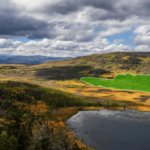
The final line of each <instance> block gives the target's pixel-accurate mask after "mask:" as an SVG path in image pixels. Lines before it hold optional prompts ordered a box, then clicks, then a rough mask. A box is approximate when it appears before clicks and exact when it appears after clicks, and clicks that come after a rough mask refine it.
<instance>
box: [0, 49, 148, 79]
mask: <svg viewBox="0 0 150 150" xmlns="http://www.w3.org/2000/svg"><path fill="white" fill-rule="evenodd" d="M149 66H150V52H115V53H105V54H94V55H89V56H84V57H77V58H73V59H67V60H60V61H51V62H46V63H43V64H38V65H16V64H15V65H13V64H10V65H8V64H0V75H4V76H7V75H9V76H17V77H28V78H37V79H39V78H40V79H41V78H42V79H53V80H58V79H65V80H67V79H80V78H81V77H84V76H87V77H104V78H113V77H114V76H116V75H117V74H124V73H132V74H134V75H135V74H150V68H149Z"/></svg>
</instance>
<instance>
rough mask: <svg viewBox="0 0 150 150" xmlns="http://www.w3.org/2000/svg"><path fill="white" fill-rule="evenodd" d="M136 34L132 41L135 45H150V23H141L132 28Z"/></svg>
mask: <svg viewBox="0 0 150 150" xmlns="http://www.w3.org/2000/svg"><path fill="white" fill-rule="evenodd" d="M134 33H136V34H137V36H136V37H135V38H134V43H135V44H137V45H149V46H150V25H141V26H139V27H138V28H136V29H135V30H134Z"/></svg>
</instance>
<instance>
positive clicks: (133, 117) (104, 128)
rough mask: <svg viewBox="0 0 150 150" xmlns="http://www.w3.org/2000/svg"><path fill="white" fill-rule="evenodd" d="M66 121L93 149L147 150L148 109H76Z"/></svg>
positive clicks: (149, 135)
mask: <svg viewBox="0 0 150 150" xmlns="http://www.w3.org/2000/svg"><path fill="white" fill-rule="evenodd" d="M66 123H67V125H68V126H69V127H70V128H72V131H73V132H74V134H76V135H77V137H78V138H79V139H80V140H81V139H83V140H84V143H85V144H86V145H88V146H89V147H91V148H94V149H95V150H150V112H138V111H135V110H127V109H126V110H117V111H113V110H98V111H80V112H78V113H77V114H76V115H74V116H73V117H71V118H70V119H69V120H67V122H66Z"/></svg>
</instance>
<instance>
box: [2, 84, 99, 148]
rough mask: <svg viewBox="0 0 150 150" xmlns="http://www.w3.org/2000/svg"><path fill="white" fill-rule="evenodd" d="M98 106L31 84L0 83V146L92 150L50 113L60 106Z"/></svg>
mask: <svg viewBox="0 0 150 150" xmlns="http://www.w3.org/2000/svg"><path fill="white" fill-rule="evenodd" d="M99 105H100V103H99V102H93V101H90V100H88V99H85V98H81V97H78V96H75V95H72V94H69V93H65V92H61V91H59V90H54V89H50V88H43V87H40V86H38V85H34V84H31V83H22V82H11V81H9V82H4V83H3V82H1V83H0V149H1V150H92V149H90V148H88V147H87V146H86V145H85V144H83V142H82V141H80V140H78V139H77V137H76V136H75V135H73V134H72V132H71V130H70V129H69V128H68V127H67V126H66V125H65V123H64V122H63V121H58V120H55V119H54V118H55V116H52V115H51V113H52V111H53V110H57V109H59V108H67V107H76V106H78V107H83V106H99ZM62 115H63V114H62Z"/></svg>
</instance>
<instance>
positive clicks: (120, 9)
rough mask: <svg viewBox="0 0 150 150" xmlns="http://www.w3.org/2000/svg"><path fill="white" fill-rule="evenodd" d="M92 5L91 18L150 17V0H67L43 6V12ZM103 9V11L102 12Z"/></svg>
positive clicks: (77, 8) (49, 12)
mask: <svg viewBox="0 0 150 150" xmlns="http://www.w3.org/2000/svg"><path fill="white" fill-rule="evenodd" d="M88 6H91V7H93V8H94V9H93V11H91V12H90V13H89V17H90V18H91V20H108V19H118V20H121V21H122V20H125V19H127V18H129V17H130V16H133V15H135V16H139V17H149V15H150V11H149V8H150V1H149V0H144V1H140V0H134V1H133V2H132V1H129V0H127V1H125V2H123V3H122V1H121V0H65V1H60V2H59V3H56V4H53V5H49V6H48V5H46V6H45V7H43V8H42V11H43V13H48V14H51V13H58V14H62V15H67V14H69V13H73V12H77V11H80V10H81V9H83V8H85V7H88ZM102 11H103V12H102Z"/></svg>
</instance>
